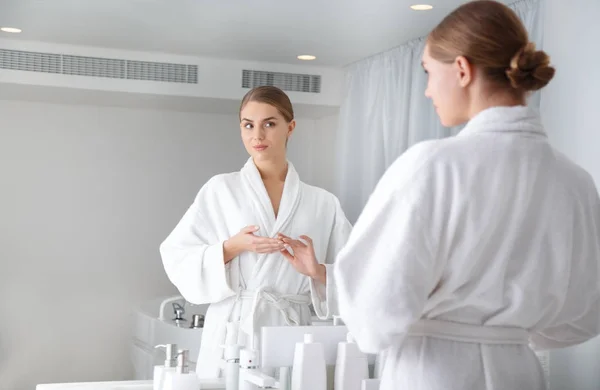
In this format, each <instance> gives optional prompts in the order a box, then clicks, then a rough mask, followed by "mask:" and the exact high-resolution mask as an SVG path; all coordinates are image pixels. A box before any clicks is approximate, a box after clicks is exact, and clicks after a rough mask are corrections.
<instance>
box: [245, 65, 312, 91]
mask: <svg viewBox="0 0 600 390" xmlns="http://www.w3.org/2000/svg"><path fill="white" fill-rule="evenodd" d="M265 85H269V86H275V87H278V88H281V89H282V90H284V91H295V92H310V93H321V76H319V75H309V74H297V73H278V72H266V71H261V70H246V69H244V70H243V71H242V88H254V87H260V86H265Z"/></svg>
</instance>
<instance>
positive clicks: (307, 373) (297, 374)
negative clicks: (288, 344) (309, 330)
mask: <svg viewBox="0 0 600 390" xmlns="http://www.w3.org/2000/svg"><path fill="white" fill-rule="evenodd" d="M326 370H327V366H326V365H325V351H324V349H323V345H322V344H321V343H315V342H314V339H313V335H312V334H305V335H304V342H303V343H296V348H295V349H294V365H293V367H292V390H326V388H327V371H326Z"/></svg>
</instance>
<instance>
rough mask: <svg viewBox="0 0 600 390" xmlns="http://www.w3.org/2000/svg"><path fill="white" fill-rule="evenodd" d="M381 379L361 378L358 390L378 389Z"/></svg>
mask: <svg viewBox="0 0 600 390" xmlns="http://www.w3.org/2000/svg"><path fill="white" fill-rule="evenodd" d="M380 385H381V379H363V381H362V386H361V388H360V390H379V386H380Z"/></svg>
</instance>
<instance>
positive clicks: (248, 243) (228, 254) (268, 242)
mask: <svg viewBox="0 0 600 390" xmlns="http://www.w3.org/2000/svg"><path fill="white" fill-rule="evenodd" d="M258 230H259V228H258V226H246V227H245V228H243V229H242V230H241V231H240V232H239V233H238V234H236V235H235V236H233V237H231V238H230V239H229V240H227V241H225V243H224V244H223V255H224V259H225V264H227V263H229V262H230V261H231V260H233V259H235V258H236V257H237V256H239V255H240V253H242V252H255V253H274V252H278V251H280V250H282V249H284V246H283V241H282V240H278V239H276V238H269V237H260V236H256V235H254V233H255V232H257V231H258Z"/></svg>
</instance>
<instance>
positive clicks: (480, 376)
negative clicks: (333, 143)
mask: <svg viewBox="0 0 600 390" xmlns="http://www.w3.org/2000/svg"><path fill="white" fill-rule="evenodd" d="M599 261H600V200H599V198H598V192H597V190H596V188H595V186H594V182H593V180H592V178H591V177H590V175H589V174H588V173H587V172H585V171H584V170H583V169H581V168H580V167H578V166H577V165H575V164H574V163H572V162H571V161H570V160H568V159H567V158H566V157H564V156H563V155H561V154H560V153H559V152H557V151H556V150H554V149H553V148H552V147H551V146H550V145H549V143H548V140H547V136H546V134H545V132H544V129H543V127H542V125H541V122H540V119H539V116H538V114H537V113H536V112H535V111H533V110H531V109H529V108H527V107H523V106H519V107H496V108H491V109H488V110H485V111H483V112H481V113H480V114H478V115H477V116H476V117H474V118H473V119H472V120H471V121H470V122H469V123H468V124H467V126H466V127H465V128H464V129H463V131H462V132H461V133H459V134H458V135H457V136H456V137H451V138H447V139H442V140H431V141H426V142H423V143H420V144H417V145H415V146H414V147H412V148H410V149H409V150H408V151H407V152H406V153H405V154H403V155H402V156H401V157H399V158H398V159H397V161H396V162H395V163H394V164H393V165H392V166H391V167H390V168H389V169H388V171H387V172H386V173H385V174H384V175H383V177H382V178H381V180H380V182H379V184H378V185H377V187H376V189H375V191H374V193H373V194H372V195H371V197H370V199H369V201H368V204H367V205H366V207H365V208H364V210H363V213H362V215H361V216H360V218H359V220H358V221H357V222H356V224H355V226H354V230H353V231H352V234H351V235H350V238H349V240H348V243H347V246H345V248H344V249H343V250H342V252H341V253H340V255H339V256H338V258H337V260H336V263H335V266H334V273H335V279H336V285H337V289H338V305H339V309H340V314H341V316H342V319H343V320H344V321H345V323H346V324H347V326H348V328H349V331H350V332H351V333H353V335H354V337H355V338H356V340H357V343H358V345H359V347H360V348H361V349H362V350H363V351H365V352H369V353H378V352H381V351H384V352H385V354H386V355H387V358H386V359H385V367H384V369H383V374H382V376H383V378H382V387H381V389H382V390H391V389H394V390H500V389H502V390H522V389H527V390H539V389H544V388H545V383H544V379H543V372H542V370H541V366H540V364H539V362H538V360H537V359H536V356H535V354H534V353H533V351H532V349H531V348H530V346H531V347H532V348H533V349H549V348H559V347H566V346H570V345H574V344H578V343H581V342H584V341H586V340H588V339H591V338H593V337H594V336H596V335H598V334H599V333H600V329H599V320H600V311H599V305H600V300H599V297H600V291H599V281H600V275H599V270H600V268H599ZM432 320H433V321H432ZM440 321H441V322H440ZM423 323H428V324H434V325H435V324H438V325H440V324H441V326H442V327H445V328H444V329H450V327H449V326H448V325H456V326H458V327H459V328H460V329H463V328H465V325H464V324H468V325H469V324H470V325H475V326H476V327H473V329H477V330H481V329H482V327H481V326H483V329H484V330H485V329H487V330H489V329H497V328H498V327H501V328H508V329H511V328H516V329H517V330H520V331H521V332H522V334H524V337H523V340H524V342H523V343H522V344H507V343H500V344H489V343H487V342H486V343H482V342H481V340H479V341H478V340H473V337H474V335H475V334H472V335H470V334H469V333H468V332H467V334H466V335H465V334H463V335H462V336H465V337H466V339H465V340H462V341H461V340H457V339H456V338H454V337H453V336H452V335H451V337H445V336H443V335H442V336H440V333H439V331H440V329H439V327H438V329H437V330H436V332H438V333H435V334H432V333H427V332H425V333H421V334H417V333H416V332H414V330H415V329H419V326H420V325H422V324H423ZM449 323H450V324H449ZM468 325H467V326H468ZM421 330H422V329H421ZM442 330H443V329H442ZM463 330H464V329H463ZM463 333H464V332H463ZM528 344H530V345H529V346H528Z"/></svg>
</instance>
